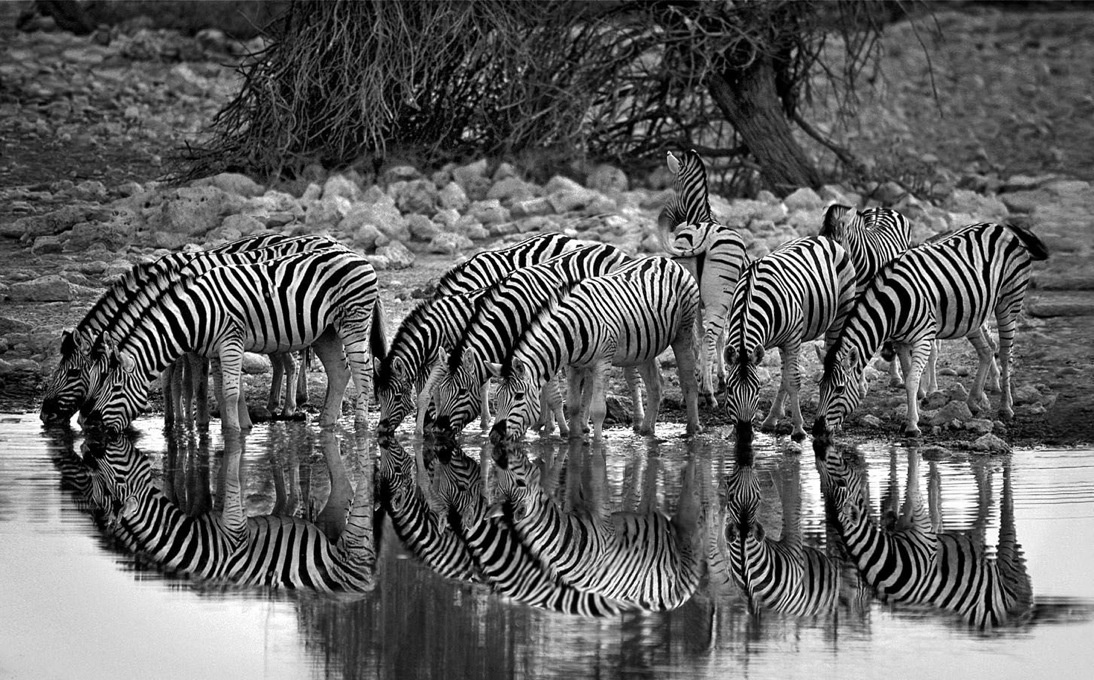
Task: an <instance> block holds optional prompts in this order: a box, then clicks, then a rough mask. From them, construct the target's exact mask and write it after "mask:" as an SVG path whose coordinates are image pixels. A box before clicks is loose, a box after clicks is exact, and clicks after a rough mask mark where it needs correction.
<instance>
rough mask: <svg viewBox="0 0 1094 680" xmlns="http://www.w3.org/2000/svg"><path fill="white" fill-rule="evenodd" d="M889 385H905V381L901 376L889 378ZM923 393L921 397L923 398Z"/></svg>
mask: <svg viewBox="0 0 1094 680" xmlns="http://www.w3.org/2000/svg"><path fill="white" fill-rule="evenodd" d="M889 387H904V381H903V380H901V379H900V378H889ZM922 398H923V397H922V395H921V396H920V399H922Z"/></svg>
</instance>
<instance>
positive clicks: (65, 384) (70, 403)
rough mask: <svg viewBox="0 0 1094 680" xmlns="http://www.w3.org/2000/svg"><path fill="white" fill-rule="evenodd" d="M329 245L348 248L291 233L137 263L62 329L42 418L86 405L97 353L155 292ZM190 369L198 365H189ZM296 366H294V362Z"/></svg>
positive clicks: (177, 398)
mask: <svg viewBox="0 0 1094 680" xmlns="http://www.w3.org/2000/svg"><path fill="white" fill-rule="evenodd" d="M325 249H340V250H344V251H345V250H346V248H345V247H344V246H342V245H341V244H340V243H339V242H337V241H335V240H333V239H330V238H328V237H325V236H295V237H289V236H283V235H280V234H266V235H261V236H257V237H251V238H246V239H240V240H237V241H232V242H231V243H228V244H226V245H224V246H220V247H218V248H214V249H212V250H208V251H192V252H183V253H172V254H170V255H165V256H164V257H162V258H160V259H158V260H155V261H153V262H149V263H144V264H139V265H137V266H135V267H133V268H132V269H130V270H129V271H128V272H127V273H126V274H124V275H123V276H122V277H121V278H120V279H119V280H118V281H116V282H115V283H114V284H113V285H111V286H110V288H109V289H108V290H107V291H106V292H105V293H103V295H102V296H100V297H99V299H98V300H97V301H96V302H95V304H94V305H93V306H92V307H91V309H90V310H89V311H88V312H87V314H85V315H84V318H83V319H82V320H81V321H80V323H79V324H77V326H76V328H75V329H73V330H71V331H67V330H66V331H65V332H63V333H62V336H61V359H60V362H59V363H58V365H57V368H56V369H55V370H54V372H53V374H52V375H51V377H50V379H49V381H48V382H47V386H46V392H45V395H44V397H43V400H42V407H41V417H42V420H43V421H44V422H46V423H51V422H56V421H62V420H67V419H68V418H70V417H71V416H72V414H73V413H75V412H76V411H77V409H78V408H80V407H81V405H83V406H85V407H86V405H87V404H86V398H87V395H88V394H89V393H90V392H91V391H92V390H93V389H94V388H95V387H96V381H97V379H98V377H99V375H100V373H101V369H102V365H101V361H100V360H101V359H102V354H101V352H98V351H97V350H98V349H99V347H100V342H101V340H102V338H103V337H104V336H109V335H116V334H125V333H127V332H128V331H129V329H131V328H132V327H133V326H134V325H135V324H136V323H138V322H139V321H140V319H141V318H142V317H143V315H144V313H145V311H146V310H147V308H148V306H149V305H151V304H154V303H155V300H156V296H157V295H158V293H160V292H162V290H163V289H164V288H165V287H166V286H169V285H170V284H172V283H174V282H175V281H177V280H179V279H181V278H184V277H188V276H195V275H198V274H201V273H203V272H205V271H208V270H209V269H211V268H213V267H216V266H222V265H225V264H233V263H247V262H253V261H260V260H263V259H270V258H274V257H280V256H282V255H288V254H292V253H296V252H309V251H316V250H325ZM273 363H274V365H275V366H278V365H280V366H282V369H283V370H286V371H287V370H288V367H289V364H290V363H292V357H291V356H284V357H273ZM198 366H200V365H198ZM191 367H195V366H194V365H193V364H191ZM293 367H294V368H295V364H294V363H293ZM205 370H207V369H205ZM178 382H179V381H177V380H173V379H172V376H171V375H168V377H167V379H166V380H165V385H173V386H175V388H176V391H175V392H174V393H171V392H170V391H169V393H168V394H167V395H165V396H166V398H165V400H164V401H165V407H166V408H167V409H168V410H167V412H166V416H167V418H168V420H169V421H170V420H172V419H173V418H174V417H175V411H174V410H173V409H172V408H171V407H172V406H173V405H176V404H179V403H180V402H181V399H182V396H181V394H180V392H179V391H178V390H179V389H180V388H179V386H178V384H177V383H178ZM194 385H195V383H193V382H191V383H189V384H188V385H186V387H187V388H188V389H190V390H192V389H193V386H194ZM197 387H198V388H199V400H198V404H199V409H200V410H201V412H200V415H199V420H203V421H204V422H206V423H207V422H208V414H207V413H206V412H205V411H204V409H203V407H204V404H205V402H204V394H203V392H202V389H203V387H204V384H203V383H197ZM271 400H273V395H272V394H271ZM187 403H189V402H188V401H187Z"/></svg>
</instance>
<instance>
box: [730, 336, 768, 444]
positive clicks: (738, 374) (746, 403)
mask: <svg viewBox="0 0 1094 680" xmlns="http://www.w3.org/2000/svg"><path fill="white" fill-rule="evenodd" d="M723 358H724V359H725V365H726V416H728V417H729V419H730V420H732V421H734V422H735V423H736V426H737V445H738V447H741V446H748V445H750V444H751V443H752V419H753V417H755V415H756V410H757V408H759V396H760V376H759V373H758V371H757V370H756V369H758V368H759V367H760V364H761V362H763V359H764V348H763V345H760V344H757V345H754V346H753V347H752V349H751V350H747V349H745V347H744V346H743V345H742V346H737V345H734V344H730V343H727V344H726V348H725V352H724V354H723Z"/></svg>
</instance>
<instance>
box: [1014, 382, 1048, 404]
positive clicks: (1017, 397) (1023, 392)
mask: <svg viewBox="0 0 1094 680" xmlns="http://www.w3.org/2000/svg"><path fill="white" fill-rule="evenodd" d="M1044 400H1045V398H1044V397H1043V396H1042V395H1041V392H1040V391H1039V390H1038V389H1037V388H1036V387H1034V386H1033V385H1030V384H1025V385H1021V386H1020V387H1018V388H1017V389H1015V390H1014V403H1015V404H1040V403H1041V402H1043V401H1044Z"/></svg>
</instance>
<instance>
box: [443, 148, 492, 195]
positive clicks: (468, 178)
mask: <svg viewBox="0 0 1094 680" xmlns="http://www.w3.org/2000/svg"><path fill="white" fill-rule="evenodd" d="M486 169H487V164H486V159H485V158H483V159H481V160H478V161H475V162H474V163H470V164H468V165H462V166H459V167H456V168H453V169H452V180H453V181H455V182H456V184H459V185H460V187H462V188H463V190H464V192H465V193H466V194H467V197H468V198H469V199H471V200H481V199H483V198H486V192H487V191H489V190H490V180H489V179H488V178H487V177H486Z"/></svg>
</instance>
